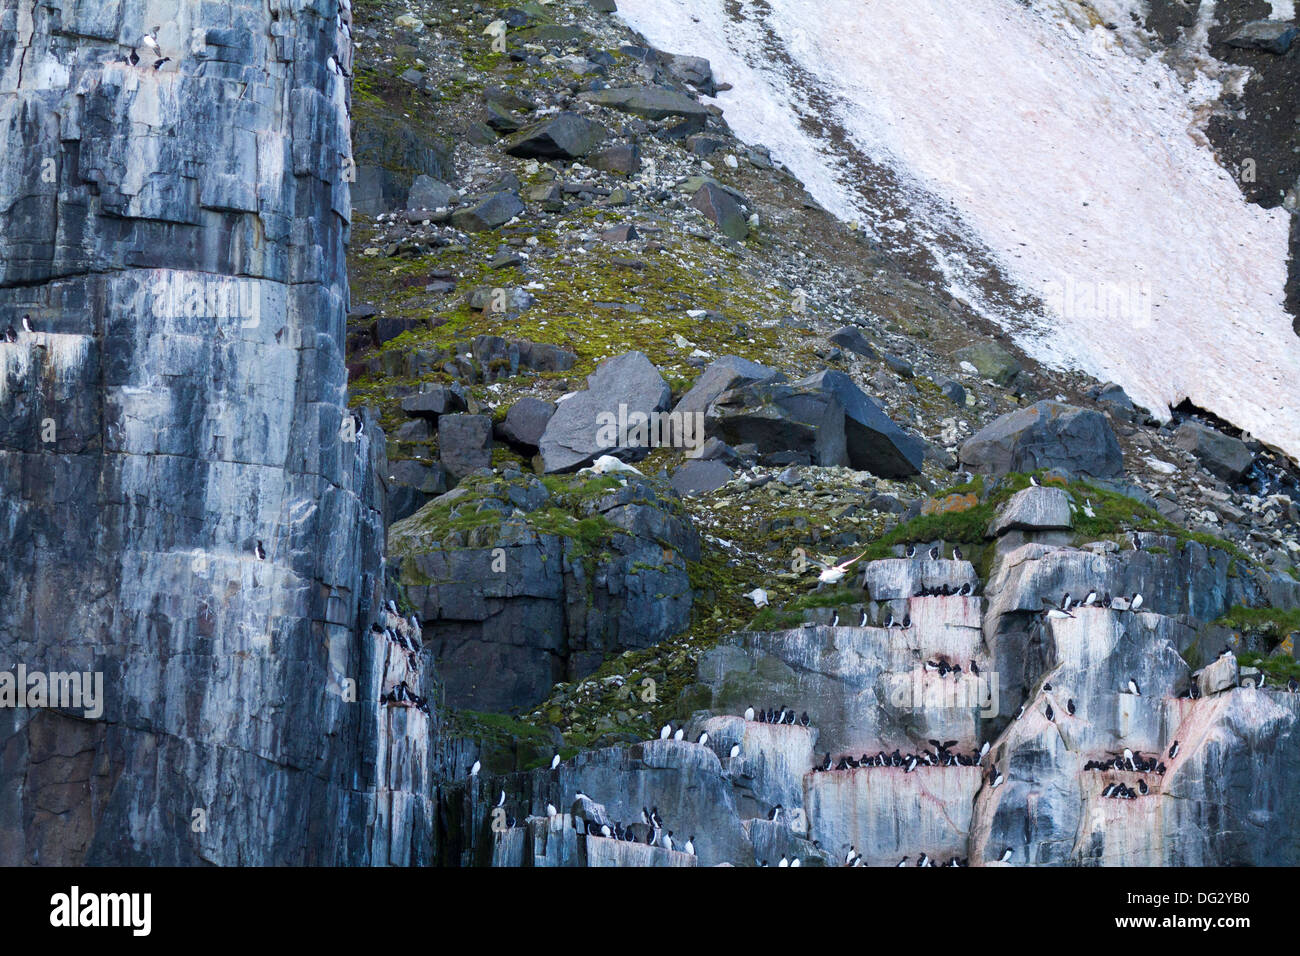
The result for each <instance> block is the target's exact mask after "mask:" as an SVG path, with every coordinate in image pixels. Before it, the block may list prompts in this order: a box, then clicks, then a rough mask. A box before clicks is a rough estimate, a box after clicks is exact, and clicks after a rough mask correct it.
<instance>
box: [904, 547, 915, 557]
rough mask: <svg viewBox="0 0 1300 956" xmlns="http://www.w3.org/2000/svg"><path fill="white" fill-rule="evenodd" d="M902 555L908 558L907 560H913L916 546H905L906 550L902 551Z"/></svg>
mask: <svg viewBox="0 0 1300 956" xmlns="http://www.w3.org/2000/svg"><path fill="white" fill-rule="evenodd" d="M903 553H904V554H905V555H907V557H909V558H914V557H916V545H914V544H909V545H908V546H907V550H906V551H904V552H903Z"/></svg>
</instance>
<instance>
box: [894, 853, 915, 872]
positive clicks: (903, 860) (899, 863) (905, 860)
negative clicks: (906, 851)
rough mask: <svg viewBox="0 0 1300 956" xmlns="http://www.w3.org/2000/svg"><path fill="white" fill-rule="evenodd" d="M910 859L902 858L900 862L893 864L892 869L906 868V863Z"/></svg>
mask: <svg viewBox="0 0 1300 956" xmlns="http://www.w3.org/2000/svg"><path fill="white" fill-rule="evenodd" d="M910 859H911V857H910V856H905V857H903V858H902V859H901V860H899V861H898V862H897V863H895V864H894V869H898V868H899V867H901V866H907V861H908V860H910Z"/></svg>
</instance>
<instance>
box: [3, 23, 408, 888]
mask: <svg viewBox="0 0 1300 956" xmlns="http://www.w3.org/2000/svg"><path fill="white" fill-rule="evenodd" d="M136 10H137V8H136V7H133V6H120V5H118V4H103V5H95V4H75V3H72V2H59V0H55V2H52V3H48V4H33V3H32V2H31V0H7V2H5V3H4V4H3V8H2V9H0V20H2V21H3V22H5V24H6V29H5V40H4V41H3V42H2V43H0V140H2V141H3V142H2V144H0V157H3V158H0V327H3V326H6V325H8V324H9V323H10V322H12V323H13V324H14V325H16V326H18V327H19V329H20V330H21V328H22V326H21V317H22V316H23V315H26V314H30V316H31V325H32V331H30V332H27V331H19V332H18V334H17V341H15V342H7V343H4V344H0V526H2V527H3V529H4V530H3V534H2V535H0V540H2V541H3V545H4V547H3V548H0V658H2V659H0V669H12V668H14V667H16V666H17V665H18V664H22V665H25V667H26V668H27V670H28V671H29V672H30V671H37V670H40V671H72V670H77V671H99V672H102V673H103V683H104V707H103V714H102V715H101V716H99V717H98V719H90V718H88V717H86V716H83V714H82V711H81V710H80V709H77V708H71V709H68V708H64V709H56V708H46V709H11V708H4V709H0V779H3V780H4V781H5V784H4V787H3V790H2V791H0V863H4V864H6V865H12V864H19V863H28V864H79V863H94V864H106V863H136V864H197V863H204V862H206V863H216V864H311V863H321V864H328V863H341V862H352V863H365V862H376V863H383V862H388V861H389V860H390V859H392V860H400V861H401V862H411V861H412V860H411V855H412V848H416V847H423V846H426V845H427V844H428V836H427V833H426V832H425V827H426V823H425V822H424V821H426V820H427V816H428V814H427V802H426V801H424V800H423V798H422V796H421V793H420V792H421V791H422V790H423V789H424V787H425V785H424V783H423V782H422V781H423V779H424V773H423V764H424V756H423V751H424V749H425V748H426V747H427V736H426V734H427V731H428V729H429V728H428V726H427V724H426V725H424V726H422V728H421V730H420V733H419V734H418V735H417V736H418V737H419V738H420V739H419V740H415V741H414V743H415V744H417V745H418V747H417V748H416V749H418V750H419V751H420V753H418V754H415V755H413V756H409V755H406V754H405V753H403V754H402V755H398V756H395V755H393V754H391V753H390V752H389V749H388V746H387V743H388V739H387V730H386V729H385V728H386V727H387V726H388V725H389V723H391V721H390V720H389V715H390V713H392V712H390V711H388V710H386V709H384V708H379V707H377V706H376V704H375V700H376V698H377V697H378V695H379V692H380V690H381V689H382V686H383V683H384V674H383V668H384V663H383V655H382V654H376V652H375V644H376V642H374V641H371V640H362V639H361V638H362V635H363V633H364V631H365V629H366V628H367V627H368V626H369V624H370V623H371V622H372V621H373V620H374V618H375V613H376V607H377V605H378V603H379V600H380V597H381V595H382V588H383V577H382V549H383V542H384V518H383V509H384V499H383V491H382V488H381V487H380V485H379V484H378V483H377V482H376V480H375V475H376V473H377V469H378V468H382V467H383V462H384V456H385V451H384V444H383V436H382V433H381V432H379V430H378V429H377V428H364V429H363V430H362V432H361V433H360V434H359V435H353V434H352V427H351V426H352V420H351V418H350V417H349V416H348V414H347V410H346V407H345V389H346V380H347V374H346V369H345V366H344V360H343V353H342V343H343V336H344V325H345V316H346V311H347V301H348V289H347V278H346V269H345V263H344V246H345V243H346V240H347V233H348V225H349V216H350V209H349V198H348V184H347V182H346V179H347V178H348V177H347V175H346V171H347V170H348V169H349V168H350V167H349V164H350V161H351V160H350V154H351V147H350V144H349V139H348V113H347V109H348V96H349V93H348V89H347V86H346V80H345V79H344V78H343V77H342V76H340V75H339V73H338V72H337V71H336V70H334V69H333V68H332V67H331V63H330V60H331V57H333V56H335V55H337V56H338V58H339V59H340V60H341V61H342V62H343V63H344V64H345V67H346V65H347V64H348V63H350V59H351V54H350V43H349V41H348V31H349V28H350V26H349V21H350V12H349V9H348V6H347V4H346V3H344V4H342V5H341V6H340V4H339V2H338V0H315V2H313V3H304V4H289V3H284V2H281V0H271V2H270V3H269V4H262V3H232V4H221V5H198V4H180V3H164V4H153V5H151V7H150V12H149V13H148V15H147V16H148V18H149V19H148V22H143V21H141V20H140V19H139V16H138V14H137V13H136ZM159 21H161V22H163V23H164V24H165V25H164V26H163V27H162V29H161V30H159V31H158V38H157V39H158V45H159V46H160V48H161V54H158V53H156V52H153V51H151V50H150V49H149V48H148V46H147V45H146V44H144V43H142V37H143V36H144V34H145V33H146V32H147V31H150V30H151V29H153V28H154V25H155V23H156V22H159ZM132 48H136V49H137V50H138V55H139V57H140V61H139V63H138V64H132V63H130V62H129V61H127V59H126V57H127V55H128V54H129V53H130V52H131V50H132ZM162 57H169V58H170V59H169V61H167V62H163V63H162V64H161V65H160V66H158V67H155V66H154V63H155V60H156V59H161V58H162ZM259 552H260V554H259ZM378 643H379V644H381V645H382V643H383V642H382V641H381V642H378ZM349 682H355V683H349ZM354 686H355V688H356V689H355V696H356V698H359V699H358V700H357V701H356V702H350V701H349V699H348V698H349V695H350V694H351V688H352V687H354ZM376 715H378V717H377V716H376ZM411 719H412V720H415V719H416V718H415V717H414V716H412V718H411ZM405 743H411V741H405V742H404V744H405ZM399 757H400V764H401V773H402V776H404V777H405V780H406V782H405V783H402V784H394V789H400V790H401V791H402V793H403V799H402V800H401V801H398V800H397V799H396V798H395V796H396V795H395V794H391V793H388V792H387V789H388V781H386V780H385V779H384V778H385V777H386V776H387V775H388V774H389V770H388V768H389V767H390V766H396V765H397V763H398V762H399ZM412 768H415V769H414V771H412ZM377 790H378V795H377V793H376V791H377ZM399 802H400V803H401V804H402V806H403V808H404V809H403V810H402V812H401V813H398V812H397V811H395V810H394V809H393V807H394V805H395V804H397V803H399ZM196 811H202V812H201V813H196ZM390 821H394V822H393V823H392V826H393V827H394V828H395V829H396V830H397V832H396V835H394V834H392V833H390ZM341 833H342V834H346V836H345V837H343V838H342V839H340V834H341ZM414 852H415V853H416V854H418V853H420V852H422V851H419V850H415V851H414ZM417 861H418V860H417Z"/></svg>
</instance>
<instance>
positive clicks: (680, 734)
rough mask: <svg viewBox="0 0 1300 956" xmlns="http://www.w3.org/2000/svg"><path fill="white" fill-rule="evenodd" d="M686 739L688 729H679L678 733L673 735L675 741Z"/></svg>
mask: <svg viewBox="0 0 1300 956" xmlns="http://www.w3.org/2000/svg"><path fill="white" fill-rule="evenodd" d="M685 737H686V728H685V727H678V728H677V732H676V733H675V734H673V740H682V739H684V738H685Z"/></svg>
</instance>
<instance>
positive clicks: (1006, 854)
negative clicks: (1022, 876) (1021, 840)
mask: <svg viewBox="0 0 1300 956" xmlns="http://www.w3.org/2000/svg"><path fill="white" fill-rule="evenodd" d="M1010 859H1011V847H1007V848H1006V849H1005V850H1003V851H1002V855H1001V856H1000V857H998V862H999V863H1006V862H1008V861H1010Z"/></svg>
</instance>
